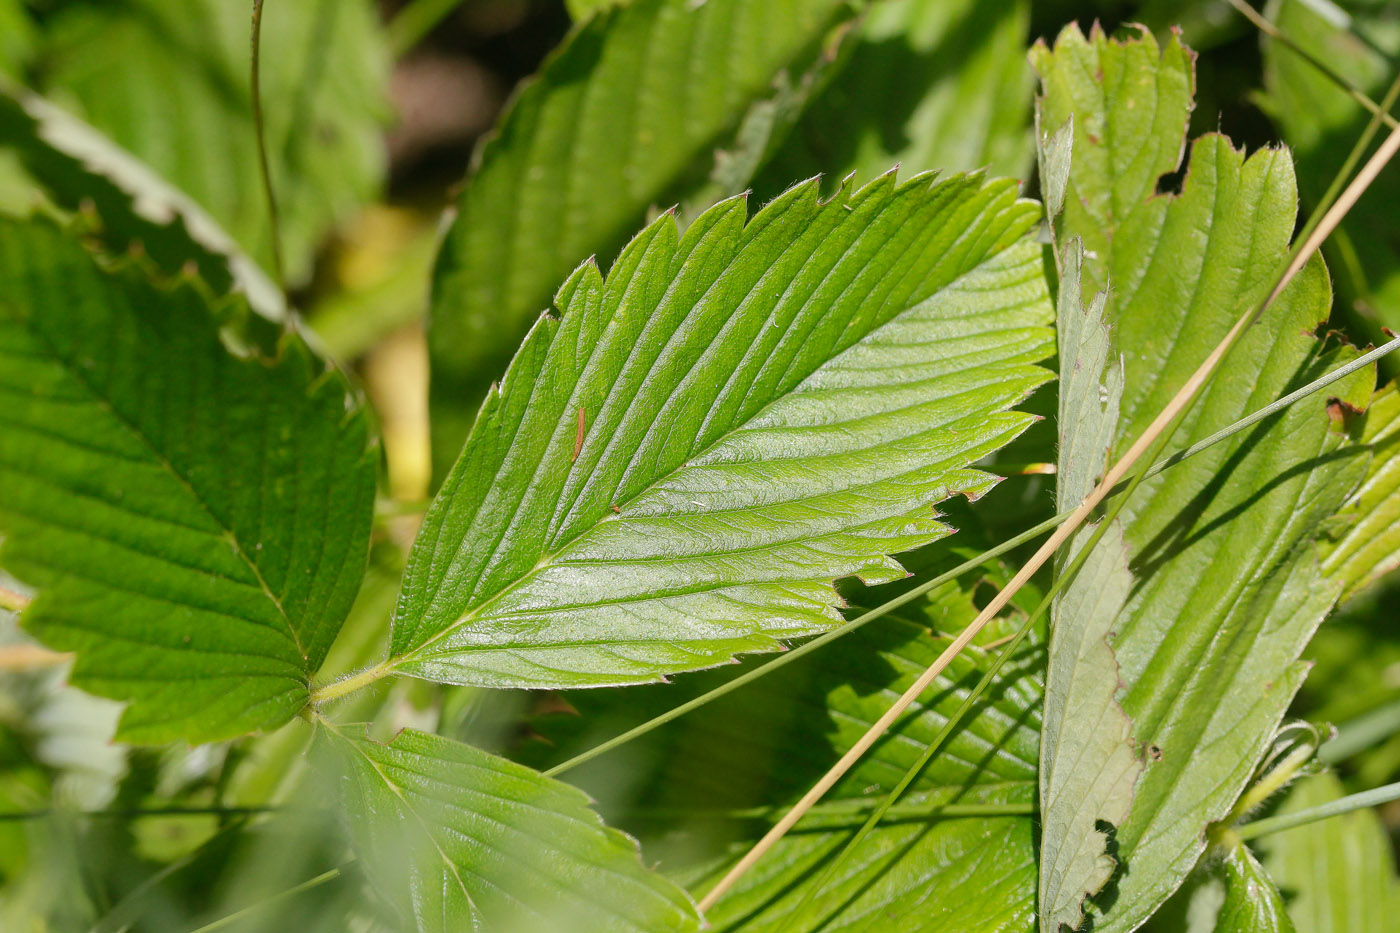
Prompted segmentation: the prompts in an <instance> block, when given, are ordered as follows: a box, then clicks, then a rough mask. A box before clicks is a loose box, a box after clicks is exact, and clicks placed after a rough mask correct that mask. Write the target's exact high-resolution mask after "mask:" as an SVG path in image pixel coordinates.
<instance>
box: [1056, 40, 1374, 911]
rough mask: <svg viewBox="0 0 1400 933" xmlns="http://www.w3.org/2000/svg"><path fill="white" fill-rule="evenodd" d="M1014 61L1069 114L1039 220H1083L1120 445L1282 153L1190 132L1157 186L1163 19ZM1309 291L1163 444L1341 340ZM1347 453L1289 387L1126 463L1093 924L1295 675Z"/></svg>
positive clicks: (1271, 256)
mask: <svg viewBox="0 0 1400 933" xmlns="http://www.w3.org/2000/svg"><path fill="white" fill-rule="evenodd" d="M1033 61H1034V63H1035V65H1036V68H1037V70H1038V71H1039V72H1040V74H1041V76H1042V80H1043V82H1044V89H1045V90H1044V98H1043V100H1042V102H1041V111H1040V122H1041V125H1042V126H1044V127H1055V126H1060V125H1062V124H1063V123H1064V122H1065V121H1066V120H1067V119H1068V118H1069V117H1070V115H1071V114H1073V117H1074V132H1075V138H1074V148H1073V159H1072V163H1071V173H1070V174H1071V180H1070V186H1069V195H1068V197H1067V199H1066V204H1065V210H1064V215H1063V219H1062V221H1061V223H1060V225H1059V226H1058V228H1057V232H1058V234H1059V235H1060V236H1061V237H1065V236H1072V235H1077V236H1082V237H1083V238H1084V241H1085V246H1086V255H1090V256H1092V257H1093V259H1092V260H1091V261H1086V263H1085V269H1084V278H1085V281H1086V282H1088V283H1093V284H1092V286H1086V287H1094V288H1098V287H1102V286H1103V285H1104V284H1105V283H1111V285H1112V288H1111V290H1110V298H1109V305H1108V321H1109V324H1110V326H1111V327H1112V329H1113V333H1114V336H1115V340H1116V342H1117V349H1118V350H1119V352H1121V353H1122V355H1123V359H1124V371H1125V379H1124V383H1125V391H1124V395H1123V400H1122V407H1121V412H1122V415H1121V426H1120V429H1119V432H1118V435H1117V438H1118V439H1117V441H1116V442H1115V447H1116V449H1117V450H1119V451H1121V450H1122V449H1123V446H1124V445H1126V444H1127V443H1129V442H1130V441H1131V440H1132V439H1133V438H1136V437H1137V436H1138V435H1139V434H1140V433H1141V431H1142V430H1143V428H1144V427H1145V426H1146V425H1147V424H1148V422H1149V421H1150V420H1151V419H1152V418H1153V417H1155V415H1156V414H1157V412H1159V411H1160V410H1161V408H1162V406H1163V405H1164V404H1165V403H1166V402H1167V400H1168V399H1170V398H1171V396H1172V395H1173V394H1174V393H1175V392H1176V390H1177V388H1178V387H1179V386H1180V385H1181V384H1182V382H1183V381H1184V380H1185V378H1186V377H1187V376H1188V375H1189V374H1190V372H1191V371H1193V370H1194V369H1195V368H1196V366H1197V365H1198V364H1199V363H1200V361H1201V360H1202V359H1204V357H1205V356H1206V354H1207V353H1208V352H1209V350H1210V349H1211V348H1212V347H1213V346H1214V345H1215V344H1216V343H1217V341H1219V339H1220V338H1221V336H1222V335H1223V334H1224V333H1225V332H1226V331H1227V330H1228V328H1229V327H1230V326H1231V324H1233V322H1234V321H1235V320H1236V319H1237V318H1238V316H1239V315H1240V314H1242V313H1243V312H1245V311H1246V310H1248V309H1249V308H1250V307H1252V306H1253V305H1254V304H1255V303H1257V302H1258V301H1259V300H1260V299H1261V298H1262V297H1263V295H1264V293H1265V292H1266V291H1267V289H1268V288H1269V286H1270V285H1271V284H1272V283H1271V278H1270V277H1271V276H1272V275H1273V274H1275V272H1276V270H1277V268H1278V267H1279V265H1280V264H1281V260H1282V257H1283V256H1284V254H1285V252H1286V250H1287V248H1288V240H1289V237H1290V235H1291V233H1292V230H1293V224H1294V213H1295V204H1296V191H1295V188H1294V180H1293V172H1292V166H1291V163H1290V162H1289V159H1288V157H1287V155H1286V153H1282V152H1278V151H1273V150H1265V151H1262V152H1259V153H1256V154H1255V155H1253V156H1251V157H1250V158H1248V159H1246V158H1245V157H1244V156H1243V154H1242V153H1240V152H1238V151H1236V150H1234V149H1233V148H1232V147H1231V146H1230V145H1229V143H1228V142H1227V141H1226V140H1225V139H1223V138H1222V137H1219V136H1205V137H1202V138H1200V139H1198V140H1197V141H1196V142H1195V144H1194V146H1193V148H1192V153H1191V159H1190V164H1189V166H1188V169H1187V173H1186V176H1185V181H1184V184H1183V188H1182V191H1181V194H1180V195H1176V196H1173V195H1166V196H1162V195H1158V194H1157V193H1156V187H1157V183H1158V178H1159V177H1160V176H1161V175H1162V174H1164V173H1167V172H1170V171H1172V170H1173V169H1175V168H1176V166H1177V159H1178V158H1179V154H1180V153H1181V151H1182V141H1183V137H1184V131H1185V126H1186V120H1187V115H1188V112H1189V107H1190V88H1191V82H1192V78H1191V63H1190V55H1189V53H1188V52H1187V51H1186V50H1185V49H1184V48H1182V47H1181V45H1180V44H1179V42H1178V40H1176V39H1175V38H1174V37H1173V38H1172V39H1171V40H1169V41H1168V43H1167V44H1166V46H1165V47H1164V48H1161V49H1159V48H1158V46H1157V44H1156V42H1155V41H1154V40H1153V39H1152V38H1151V36H1150V35H1146V34H1144V35H1142V36H1140V37H1137V38H1130V39H1127V40H1125V41H1121V42H1120V41H1113V40H1110V39H1108V38H1107V37H1106V36H1104V35H1103V34H1102V33H1101V32H1099V31H1097V30H1096V31H1095V32H1094V33H1093V34H1092V35H1091V36H1090V37H1088V38H1086V37H1085V36H1084V35H1083V34H1082V33H1080V32H1079V31H1078V30H1077V29H1076V28H1073V27H1071V28H1069V29H1067V30H1066V31H1065V32H1063V33H1062V34H1061V35H1060V37H1059V39H1058V40H1057V42H1056V44H1055V48H1054V50H1053V51H1051V50H1049V49H1047V48H1045V47H1043V46H1040V47H1037V49H1036V50H1035V51H1034V52H1033ZM1329 308H1330V292H1329V289H1328V283H1327V279H1326V275H1325V272H1324V270H1323V269H1322V267H1321V263H1320V262H1313V263H1312V264H1310V265H1309V266H1308V267H1307V268H1306V269H1305V270H1304V271H1303V273H1302V274H1301V275H1300V276H1299V277H1298V278H1297V279H1296V280H1295V281H1294V283H1293V285H1292V286H1290V288H1289V289H1288V290H1287V291H1286V292H1285V293H1284V295H1283V296H1282V297H1281V298H1280V299H1279V300H1278V301H1277V302H1275V304H1274V306H1273V307H1272V309H1271V310H1270V312H1269V314H1268V315H1266V316H1265V317H1264V318H1263V320H1262V323H1261V324H1259V325H1257V326H1256V327H1254V328H1253V329H1252V330H1251V331H1250V332H1249V333H1247V334H1246V335H1245V336H1244V337H1243V338H1242V339H1241V341H1240V343H1239V344H1238V345H1237V346H1236V347H1235V349H1234V350H1233V351H1232V352H1231V354H1230V356H1229V357H1228V358H1227V359H1226V361H1225V363H1224V365H1223V370H1222V375H1221V376H1220V377H1219V378H1217V379H1216V380H1214V381H1213V382H1212V383H1211V384H1210V386H1209V387H1208V388H1207V389H1206V390H1205V392H1204V393H1203V395H1202V396H1201V398H1200V400H1199V401H1198V402H1197V404H1196V405H1195V407H1194V408H1193V409H1192V412H1191V413H1190V415H1189V416H1188V417H1187V418H1186V419H1185V421H1184V422H1183V424H1182V427H1181V429H1180V430H1179V431H1178V433H1177V435H1175V438H1174V442H1173V443H1174V444H1186V443H1189V442H1190V441H1191V440H1194V439H1197V438H1200V437H1203V436H1205V435H1206V434H1208V433H1211V432H1213V431H1215V430H1217V429H1219V428H1221V427H1224V426H1225V425H1227V424H1229V423H1230V422H1232V421H1234V420H1235V419H1237V418H1239V417H1240V416H1242V415H1244V414H1246V413H1248V412H1250V411H1253V410H1255V409H1257V408H1260V407H1262V406H1263V405H1264V404H1266V403H1267V402H1269V401H1271V400H1273V399H1274V398H1276V397H1278V396H1279V395H1281V394H1283V393H1284V392H1285V391H1286V390H1287V389H1288V388H1290V387H1291V386H1292V385H1294V384H1297V383H1298V382H1300V381H1306V380H1307V379H1309V378H1312V377H1315V376H1316V375H1317V374H1319V373H1320V371H1322V370H1323V369H1325V368H1329V367H1331V366H1333V365H1336V364H1337V363H1338V362H1340V361H1341V360H1343V359H1344V358H1345V353H1340V352H1339V353H1329V352H1325V351H1324V350H1323V348H1322V347H1321V346H1320V345H1319V344H1318V343H1317V342H1316V341H1315V340H1314V339H1313V338H1312V337H1311V336H1310V332H1311V331H1312V330H1313V329H1314V328H1315V327H1316V326H1317V325H1318V324H1319V323H1320V322H1321V321H1323V320H1325V318H1326V316H1327V313H1328V311H1329ZM1348 352H1349V351H1348ZM1372 378H1373V374H1372V372H1370V371H1369V370H1363V371H1361V372H1359V373H1358V374H1356V375H1354V376H1353V377H1351V378H1349V379H1348V380H1346V381H1343V382H1341V383H1338V384H1337V387H1338V388H1337V389H1336V390H1335V391H1337V394H1338V395H1339V396H1340V397H1341V398H1342V399H1344V400H1345V401H1346V402H1348V403H1349V404H1351V405H1353V406H1355V407H1361V406H1364V404H1365V402H1366V401H1367V399H1368V398H1369V395H1370V384H1369V380H1371V379H1372ZM1358 455H1359V456H1358ZM1364 469H1365V460H1364V449H1363V448H1359V447H1348V446H1347V445H1346V438H1345V435H1344V434H1343V433H1342V432H1340V431H1337V430H1335V429H1334V426H1333V424H1332V422H1331V420H1330V419H1329V417H1328V413H1327V411H1326V409H1325V407H1324V405H1323V404H1322V402H1321V401H1320V400H1317V401H1314V402H1313V403H1311V404H1309V403H1300V404H1298V405H1295V406H1293V407H1292V408H1291V409H1289V410H1288V411H1286V412H1285V413H1282V414H1280V415H1278V416H1276V417H1275V418H1274V419H1272V420H1270V421H1268V422H1264V423H1263V424H1261V425H1260V426H1258V427H1257V428H1255V429H1254V430H1252V431H1250V432H1246V433H1245V434H1243V435H1240V436H1237V437H1236V438H1232V439H1231V440H1230V441H1227V442H1225V443H1222V444H1218V445H1216V446H1215V447H1212V448H1210V450H1208V451H1207V452H1205V453H1203V454H1200V455H1198V456H1197V457H1195V458H1193V459H1191V460H1189V461H1187V462H1186V463H1184V464H1181V465H1179V466H1177V467H1175V468H1173V469H1172V470H1170V471H1167V472H1166V473H1164V474H1161V475H1160V476H1159V477H1157V478H1155V479H1154V480H1151V481H1149V482H1147V483H1145V484H1144V486H1143V488H1142V490H1141V491H1140V492H1139V494H1138V495H1136V496H1135V497H1134V498H1133V499H1132V500H1131V501H1130V502H1129V503H1128V505H1127V507H1126V509H1125V510H1124V512H1123V513H1122V514H1123V522H1124V533H1125V538H1126V540H1127V543H1128V545H1129V548H1130V553H1131V555H1132V569H1133V572H1134V575H1135V577H1136V578H1137V580H1138V583H1137V586H1136V589H1135V591H1134V593H1133V594H1132V597H1131V599H1130V602H1129V604H1128V606H1127V607H1126V609H1125V610H1124V611H1123V612H1122V613H1120V614H1119V616H1118V618H1117V619H1116V620H1115V622H1114V625H1113V628H1112V631H1111V634H1110V645H1111V647H1112V648H1113V650H1114V652H1115V654H1116V658H1117V662H1118V665H1119V670H1120V674H1121V676H1122V680H1123V687H1122V688H1121V689H1120V691H1119V694H1118V699H1119V702H1120V703H1121V705H1122V707H1123V709H1124V710H1125V711H1126V712H1127V714H1128V716H1129V718H1130V719H1131V721H1132V740H1133V741H1134V742H1135V743H1136V744H1137V747H1138V748H1139V749H1140V750H1142V752H1143V753H1144V754H1145V755H1146V757H1147V768H1146V771H1145V772H1144V774H1143V776H1142V778H1141V780H1140V781H1139V782H1138V786H1137V792H1136V796H1135V798H1134V801H1133V804H1132V807H1131V809H1130V811H1129V814H1128V817H1127V819H1126V820H1125V821H1124V822H1123V823H1122V824H1121V825H1119V826H1118V827H1117V831H1116V834H1115V842H1116V845H1117V855H1118V858H1119V860H1120V862H1121V863H1122V864H1123V865H1125V866H1126V871H1123V872H1121V873H1120V874H1119V875H1118V876H1117V877H1116V879H1115V882H1114V896H1113V897H1112V898H1111V899H1108V900H1106V901H1105V903H1103V904H1099V905H1097V910H1098V911H1099V912H1100V913H1101V916H1100V917H1099V918H1098V919H1097V920H1096V923H1095V927H1094V928H1095V929H1096V930H1101V931H1112V930H1129V929H1133V928H1135V927H1136V926H1137V925H1139V924H1140V923H1141V922H1142V921H1143V920H1144V919H1145V918H1146V917H1147V916H1148V915H1149V914H1151V912H1152V911H1153V910H1154V909H1155V908H1156V907H1157V905H1159V904H1160V903H1161V902H1162V900H1163V899H1165V898H1166V897H1167V895H1169V894H1170V893H1171V891H1172V890H1174V889H1175V888H1176V887H1177V885H1179V884H1180V883H1181V880H1182V879H1183V878H1184V877H1185V876H1186V874H1187V872H1188V871H1190V869H1191V867H1192V866H1193V865H1194V864H1195V862H1196V860H1197V858H1198V857H1199V855H1200V853H1201V852H1202V851H1203V849H1204V846H1205V839H1204V830H1205V828H1206V826H1207V825H1208V824H1209V823H1211V822H1212V821H1215V820H1219V819H1221V818H1222V817H1224V816H1225V814H1226V813H1227V812H1228V810H1229V809H1230V807H1231V806H1232V805H1233V803H1234V801H1235V798H1236V796H1237V795H1238V793H1239V792H1240V790H1241V789H1242V788H1243V787H1244V784H1245V782H1246V781H1247V780H1248V778H1249V776H1250V774H1251V772H1252V770H1253V768H1254V765H1255V763H1256V762H1257V760H1258V758H1259V756H1260V755H1261V754H1262V752H1263V751H1264V749H1265V747H1266V745H1267V743H1268V741H1269V739H1270V737H1271V736H1272V734H1273V731H1274V728H1275V726H1276V725H1277V723H1278V721H1279V719H1280V718H1281V716H1282V715H1283V712H1284V710H1285V709H1286V708H1287V705H1288V703H1289V700H1290V699H1291V698H1292V696H1293V694H1294V692H1295V691H1296V690H1297V687H1298V684H1299V683H1300V682H1301V678H1302V675H1303V672H1304V667H1303V665H1302V664H1301V663H1300V662H1298V660H1297V659H1298V656H1299V654H1300V652H1301V651H1302V648H1303V646H1304V645H1305V644H1306V643H1307V640H1308V638H1309V637H1310V636H1311V634H1312V632H1313V630H1314V628H1315V627H1316V625H1317V624H1318V622H1319V621H1320V620H1321V618H1322V617H1323V615H1324V614H1325V613H1326V612H1327V611H1328V610H1329V609H1330V607H1331V606H1332V604H1333V602H1334V600H1335V598H1336V596H1337V593H1338V590H1339V587H1338V586H1337V585H1334V584H1332V583H1330V582H1329V581H1328V580H1327V578H1326V577H1324V576H1323V575H1322V573H1321V571H1320V569H1319V567H1318V562H1317V549H1316V545H1315V538H1316V536H1317V535H1318V534H1319V533H1320V529H1321V526H1322V524H1323V523H1324V521H1325V520H1326V519H1328V518H1329V517H1330V516H1332V515H1333V514H1334V513H1335V512H1336V511H1337V509H1338V508H1339V507H1340V506H1341V505H1342V504H1343V502H1344V501H1345V500H1346V497H1347V495H1348V494H1349V492H1350V491H1351V489H1352V488H1354V486H1355V485H1356V484H1357V482H1358V481H1359V480H1360V478H1361V475H1362V473H1363V472H1364Z"/></svg>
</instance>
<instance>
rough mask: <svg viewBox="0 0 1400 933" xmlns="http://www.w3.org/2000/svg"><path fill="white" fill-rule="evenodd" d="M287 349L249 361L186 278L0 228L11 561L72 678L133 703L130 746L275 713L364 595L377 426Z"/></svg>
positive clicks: (299, 691)
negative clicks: (161, 280) (70, 660)
mask: <svg viewBox="0 0 1400 933" xmlns="http://www.w3.org/2000/svg"><path fill="white" fill-rule="evenodd" d="M281 351H282V352H281V356H280V358H279V359H277V360H266V359H261V358H253V359H240V358H238V357H236V356H234V355H233V354H231V353H230V352H229V351H228V350H227V349H226V348H225V347H224V345H223V344H222V343H221V342H220V337H219V331H218V325H217V321H216V318H215V309H214V308H212V307H211V306H210V304H209V303H208V301H207V299H205V298H204V297H203V296H202V294H201V292H200V291H198V290H197V289H196V288H195V287H194V286H192V285H189V284H174V285H171V286H170V287H168V288H167V287H160V286H156V285H154V284H152V283H151V282H150V281H149V280H148V279H146V278H145V277H144V276H143V275H142V274H141V273H139V272H138V271H136V270H135V269H133V268H124V269H120V270H117V271H114V272H107V271H105V270H103V269H100V268H99V267H98V265H97V262H96V260H95V259H94V257H93V256H91V255H90V254H89V253H88V252H87V251H86V250H85V249H84V248H83V247H82V246H81V245H79V244H78V243H77V242H76V241H74V240H72V239H69V238H67V237H65V236H64V234H62V233H61V232H59V231H58V230H57V229H55V228H54V227H52V226H51V225H49V224H47V223H42V222H30V223H19V222H13V221H3V222H0V396H3V404H0V528H3V530H4V532H5V535H6V545H5V549H4V553H3V559H4V564H5V566H6V568H7V569H9V570H10V571H11V572H13V573H14V574H15V575H16V576H18V577H21V578H23V579H25V580H26V581H28V582H29V583H31V584H33V585H35V586H37V587H38V588H39V589H40V597H39V599H38V600H37V601H36V602H35V603H34V605H33V606H32V607H30V609H29V610H28V611H27V612H26V613H25V615H24V620H23V621H24V624H25V625H26V627H27V628H28V629H29V630H30V631H31V632H33V633H34V634H35V635H36V636H37V637H39V638H40V639H42V640H43V641H44V642H45V643H46V644H48V645H49V646H50V647H52V648H56V649H60V650H67V651H76V652H77V660H76V663H75V666H74V669H73V674H72V681H73V682H74V683H75V684H77V685H78V686H80V687H83V688H84V689H86V690H89V691H91V692H93V693H97V694H99V695H102V696H108V697H112V698H114V699H119V700H127V701H130V705H129V706H128V708H127V710H126V712H125V714H124V716H123V718H122V723H121V727H120V731H119V737H120V738H124V739H127V740H131V741H148V742H162V741H168V740H171V739H175V738H184V739H188V740H189V741H191V742H199V741H210V740H213V739H218V738H224V737H228V736H233V735H238V734H242V733H245V732H248V731H252V730H257V729H270V728H273V727H275V726H278V725H280V724H281V723H283V722H285V721H286V720H287V719H289V718H290V717H291V716H292V715H294V714H295V713H296V711H297V710H298V709H300V708H301V707H302V706H303V705H305V703H306V700H307V698H308V678H309V675H310V674H311V673H312V672H313V671H314V670H315V669H316V668H317V667H318V666H319V665H320V663H321V661H322V660H323V659H324V657H325V655H326V651H327V650H328V649H329V647H330V643H331V641H332V640H333V639H334V638H335V635H336V633H337V631H338V630H339V627H340V623H341V621H342V620H343V618H344V616H345V613H346V612H347V610H348V608H349V605H350V602H351V600H352V599H353V598H354V596H355V592H356V590H357V588H358V586H359V581H360V577H361V574H362V573H363V570H364V563H365V558H366V552H367V546H368V537H369V523H370V515H371V510H372V506H373V496H374V481H375V456H374V453H373V450H372V448H371V447H370V445H369V443H368V437H369V434H368V425H367V421H366V418H365V415H364V413H363V411H362V410H361V409H360V407H359V406H358V404H357V403H356V402H355V400H354V399H353V398H352V397H351V396H350V395H349V394H348V391H347V387H346V385H345V383H344V380H343V379H342V378H341V376H340V375H339V374H338V373H337V372H335V371H334V370H330V369H327V368H326V367H325V366H324V364H322V363H320V362H319V361H317V360H315V359H314V358H313V357H312V355H311V353H310V352H309V351H308V350H307V348H306V347H305V345H304V344H302V343H301V342H300V340H299V339H298V338H296V337H292V336H289V337H287V338H285V339H284V340H283V342H282V346H281Z"/></svg>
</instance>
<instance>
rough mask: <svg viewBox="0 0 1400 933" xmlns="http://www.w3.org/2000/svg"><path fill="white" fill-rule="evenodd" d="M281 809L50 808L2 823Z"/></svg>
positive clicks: (4, 816)
mask: <svg viewBox="0 0 1400 933" xmlns="http://www.w3.org/2000/svg"><path fill="white" fill-rule="evenodd" d="M278 809H280V808H279V807H148V808H142V807H128V808H123V809H118V810H77V811H72V812H69V811H66V810H57V809H54V808H52V807H46V808H44V809H42V810H22V811H19V812H16V813H0V823H18V822H23V821H26V820H41V819H44V818H45V817H49V816H54V815H55V814H61V815H64V816H70V817H76V818H80V819H85V820H103V819H107V820H129V819H141V818H144V817H152V816H257V815H259V814H262V813H272V812H275V811H277V810H278Z"/></svg>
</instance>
